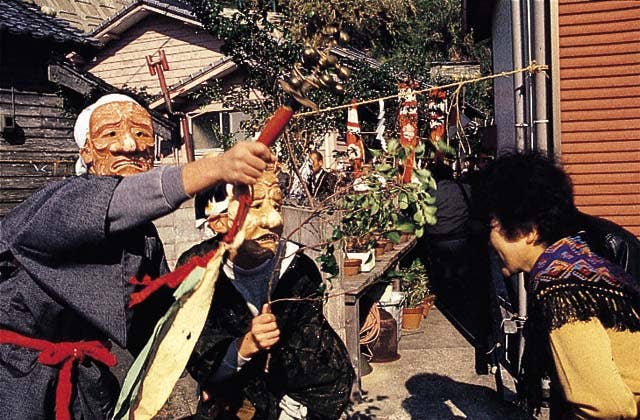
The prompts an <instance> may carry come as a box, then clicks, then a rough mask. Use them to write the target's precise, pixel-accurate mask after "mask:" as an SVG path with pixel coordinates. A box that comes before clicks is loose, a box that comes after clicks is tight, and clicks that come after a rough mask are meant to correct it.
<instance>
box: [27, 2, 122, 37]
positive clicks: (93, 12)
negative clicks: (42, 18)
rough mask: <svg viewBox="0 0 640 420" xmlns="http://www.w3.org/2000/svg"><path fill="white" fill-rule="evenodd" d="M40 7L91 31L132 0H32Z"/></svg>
mask: <svg viewBox="0 0 640 420" xmlns="http://www.w3.org/2000/svg"><path fill="white" fill-rule="evenodd" d="M30 1H31V2H32V3H35V4H37V5H39V6H40V7H47V8H49V10H51V11H52V12H53V13H55V16H56V17H58V18H60V19H63V20H66V21H67V22H69V24H71V26H73V27H75V28H78V29H80V30H82V31H84V32H87V33H88V32H91V31H92V30H93V29H94V28H95V27H96V26H98V25H100V24H101V23H102V22H103V21H104V20H105V19H108V18H110V17H111V16H113V15H114V14H116V12H118V11H119V10H120V9H122V8H123V7H125V6H126V5H128V4H129V3H131V1H132V0H30Z"/></svg>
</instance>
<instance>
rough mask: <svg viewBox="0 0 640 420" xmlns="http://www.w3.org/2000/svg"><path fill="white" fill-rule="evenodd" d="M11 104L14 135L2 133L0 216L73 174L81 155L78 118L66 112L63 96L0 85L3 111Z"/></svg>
mask: <svg viewBox="0 0 640 420" xmlns="http://www.w3.org/2000/svg"><path fill="white" fill-rule="evenodd" d="M12 97H13V100H12ZM12 102H13V105H12ZM12 108H13V109H15V122H16V124H17V127H18V128H17V132H16V136H15V139H14V138H11V137H9V138H7V137H6V136H2V135H0V217H2V216H4V215H5V214H6V213H8V211H9V210H11V209H12V208H13V207H15V206H16V205H18V204H19V203H20V202H22V201H24V200H25V199H26V198H27V197H29V196H30V195H31V194H33V193H34V192H35V191H36V190H37V189H39V188H41V187H43V186H44V185H45V184H47V183H49V182H51V181H55V180H60V179H63V178H64V177H67V176H70V175H73V173H74V164H75V160H76V158H77V156H78V148H77V146H76V144H75V142H74V141H73V134H72V132H73V123H74V121H75V118H74V117H73V116H66V115H65V113H64V110H63V108H62V99H61V98H60V97H58V96H57V95H55V94H52V93H43V92H37V91H27V90H17V89H15V90H14V91H13V92H11V90H10V89H5V88H3V89H0V112H2V113H11V112H13V110H12Z"/></svg>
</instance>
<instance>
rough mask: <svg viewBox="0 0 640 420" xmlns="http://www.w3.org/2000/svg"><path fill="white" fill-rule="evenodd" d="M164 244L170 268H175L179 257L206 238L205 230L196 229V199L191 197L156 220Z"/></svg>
mask: <svg viewBox="0 0 640 420" xmlns="http://www.w3.org/2000/svg"><path fill="white" fill-rule="evenodd" d="M153 223H154V224H155V225H156V228H157V229H158V234H159V235H160V239H162V243H163V245H164V252H165V254H166V256H167V262H168V263H169V268H170V269H172V270H173V269H174V268H175V265H176V261H177V260H178V257H180V255H181V254H182V253H183V252H184V251H186V250H187V249H189V248H191V247H192V246H193V245H195V244H197V243H199V242H202V241H203V240H204V239H206V234H205V232H204V230H201V229H196V227H195V226H196V224H195V223H196V222H195V209H194V200H193V199H191V200H189V201H186V202H185V203H183V204H182V206H181V207H180V208H179V209H178V210H176V211H174V212H173V213H171V214H168V215H167V216H164V217H161V218H159V219H156V220H154V222H153Z"/></svg>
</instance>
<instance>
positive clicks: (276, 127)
mask: <svg viewBox="0 0 640 420" xmlns="http://www.w3.org/2000/svg"><path fill="white" fill-rule="evenodd" d="M292 116H293V109H292V108H290V107H288V106H284V105H283V106H281V107H280V108H278V109H277V110H276V112H275V114H273V116H272V117H271V118H269V121H267V124H266V125H265V126H264V128H263V129H262V132H261V133H260V137H258V141H259V142H260V143H262V144H264V145H266V146H267V147H271V146H272V145H273V143H274V142H275V141H276V139H277V138H278V136H280V134H282V132H283V131H284V128H285V127H286V126H287V123H288V122H289V120H290V119H291V117H292Z"/></svg>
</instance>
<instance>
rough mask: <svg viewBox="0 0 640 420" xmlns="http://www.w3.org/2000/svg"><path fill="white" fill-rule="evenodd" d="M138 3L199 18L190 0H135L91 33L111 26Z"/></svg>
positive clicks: (195, 18)
mask: <svg viewBox="0 0 640 420" xmlns="http://www.w3.org/2000/svg"><path fill="white" fill-rule="evenodd" d="M138 5H148V6H153V7H156V8H158V9H161V10H166V11H167V12H172V13H175V14H176V15H178V16H184V17H185V18H189V19H192V20H198V19H197V17H196V15H195V13H194V12H193V8H192V6H191V3H189V1H188V0H133V1H132V2H131V3H129V4H128V5H127V6H125V7H123V8H122V9H120V10H118V12H117V13H116V14H114V15H113V16H111V17H110V18H109V19H106V20H105V21H103V22H102V23H101V24H100V25H98V26H97V27H96V28H94V29H93V30H92V31H91V35H95V34H97V33H98V32H100V31H101V30H103V29H104V28H106V27H107V26H109V25H110V24H111V23H112V22H114V21H116V20H118V19H119V18H121V17H122V16H124V15H126V14H127V13H129V12H130V11H131V10H132V9H134V8H135V7H137V6H138Z"/></svg>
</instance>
